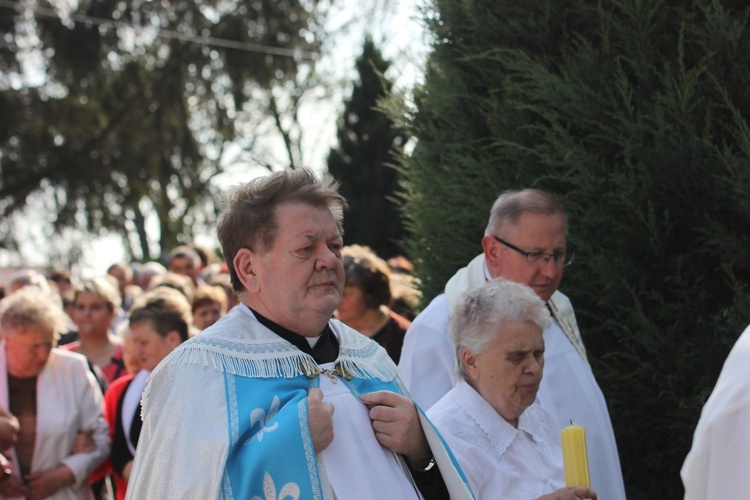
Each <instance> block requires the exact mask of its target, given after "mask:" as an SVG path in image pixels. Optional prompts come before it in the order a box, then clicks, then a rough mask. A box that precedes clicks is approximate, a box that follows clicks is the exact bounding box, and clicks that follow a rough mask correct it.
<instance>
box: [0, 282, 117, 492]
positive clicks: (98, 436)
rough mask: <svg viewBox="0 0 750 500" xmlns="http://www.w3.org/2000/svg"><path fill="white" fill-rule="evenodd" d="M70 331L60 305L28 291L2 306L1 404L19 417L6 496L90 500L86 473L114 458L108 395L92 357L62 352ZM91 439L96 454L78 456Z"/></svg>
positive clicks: (1, 487) (3, 485)
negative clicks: (80, 443) (62, 337)
mask: <svg viewBox="0 0 750 500" xmlns="http://www.w3.org/2000/svg"><path fill="white" fill-rule="evenodd" d="M64 326H65V316H64V314H63V312H62V309H61V307H60V305H59V299H58V298H57V297H55V296H53V295H51V294H49V293H44V292H40V291H39V290H38V289H35V288H29V289H23V290H19V291H18V292H16V293H14V294H12V295H11V296H9V297H7V298H5V299H4V300H3V301H2V302H0V337H1V338H2V341H0V373H3V376H0V405H1V406H2V407H3V408H7V409H8V410H9V411H10V413H11V414H12V415H14V416H15V417H17V419H18V422H19V429H18V432H17V435H16V442H15V444H14V445H13V447H12V448H10V450H9V451H8V458H9V459H10V461H11V462H12V464H13V465H12V469H13V475H12V476H11V477H8V478H6V479H5V480H3V481H2V483H0V497H3V498H7V497H27V498H54V499H79V498H80V499H82V498H89V496H90V495H91V490H90V489H89V486H88V481H87V479H88V475H89V474H90V473H91V472H92V470H93V469H94V468H95V467H96V466H97V465H99V463H101V462H102V461H103V460H104V459H105V457H106V456H107V454H108V453H109V439H108V436H107V432H108V429H107V423H106V422H105V421H104V419H103V418H102V395H101V392H100V390H99V387H98V385H97V383H96V380H95V379H94V376H93V375H92V374H91V372H90V370H89V368H88V365H87V363H86V359H85V358H84V357H83V356H81V355H79V354H75V353H71V352H67V351H63V350H58V349H55V348H53V347H52V346H53V345H54V344H55V340H56V339H55V336H56V335H57V333H58V332H59V329H60V328H61V327H64ZM81 433H85V434H90V436H91V440H92V441H93V444H94V446H93V449H90V450H88V451H85V452H74V451H73V450H74V443H75V440H76V437H77V436H78V435H79V434H81Z"/></svg>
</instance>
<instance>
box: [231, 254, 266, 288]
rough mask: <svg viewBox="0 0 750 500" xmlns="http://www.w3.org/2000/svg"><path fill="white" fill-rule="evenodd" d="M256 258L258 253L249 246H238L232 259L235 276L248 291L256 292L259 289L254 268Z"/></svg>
mask: <svg viewBox="0 0 750 500" xmlns="http://www.w3.org/2000/svg"><path fill="white" fill-rule="evenodd" d="M257 259H258V254H256V253H255V252H253V251H252V250H250V249H249V248H240V249H239V250H238V251H237V254H236V255H235V256H234V260H232V264H233V265H234V271H235V272H236V273H237V277H238V278H239V279H240V282H241V283H242V285H243V286H244V287H245V289H246V290H247V291H248V292H250V293H258V292H259V291H260V282H259V281H258V276H257V274H256V268H255V264H256V263H257Z"/></svg>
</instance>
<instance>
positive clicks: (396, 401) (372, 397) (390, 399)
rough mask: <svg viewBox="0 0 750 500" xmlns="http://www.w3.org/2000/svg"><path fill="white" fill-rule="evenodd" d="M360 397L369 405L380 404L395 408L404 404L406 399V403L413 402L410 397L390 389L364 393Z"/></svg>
mask: <svg viewBox="0 0 750 500" xmlns="http://www.w3.org/2000/svg"><path fill="white" fill-rule="evenodd" d="M359 399H360V400H361V401H362V402H363V403H365V404H367V405H368V406H378V405H379V406H388V407H391V408H395V407H397V406H400V405H403V404H404V403H405V402H404V400H406V403H408V404H411V401H410V400H409V399H408V398H406V397H404V396H402V395H400V394H396V393H395V392H390V391H377V392H370V393H367V394H362V395H361V396H360V397H359Z"/></svg>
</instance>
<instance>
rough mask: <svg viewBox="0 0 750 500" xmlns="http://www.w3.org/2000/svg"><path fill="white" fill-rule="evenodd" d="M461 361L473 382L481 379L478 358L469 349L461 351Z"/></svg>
mask: <svg viewBox="0 0 750 500" xmlns="http://www.w3.org/2000/svg"><path fill="white" fill-rule="evenodd" d="M461 361H462V362H463V365H464V368H466V372H467V373H468V374H469V377H470V378H471V380H472V381H476V380H477V379H478V378H479V367H478V366H477V356H476V354H474V353H472V352H471V351H469V350H468V349H464V350H463V351H461Z"/></svg>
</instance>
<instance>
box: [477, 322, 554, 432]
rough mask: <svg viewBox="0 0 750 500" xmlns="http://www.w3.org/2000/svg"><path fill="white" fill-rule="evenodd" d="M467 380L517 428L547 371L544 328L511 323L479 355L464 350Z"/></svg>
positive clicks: (527, 323) (532, 324)
mask: <svg viewBox="0 0 750 500" xmlns="http://www.w3.org/2000/svg"><path fill="white" fill-rule="evenodd" d="M462 358H463V362H464V366H465V367H466V370H467V372H468V373H469V376H470V380H467V381H468V382H469V384H471V386H472V387H474V389H476V391H477V392H478V393H479V394H480V395H481V396H482V397H483V398H484V399H485V400H486V401H487V402H488V403H489V404H490V405H491V406H492V407H493V408H494V409H495V411H497V412H498V413H499V414H500V416H502V417H503V418H504V419H505V420H507V421H508V422H510V423H511V424H512V425H514V426H516V425H517V424H518V417H519V416H520V415H521V414H522V413H523V412H524V410H526V408H528V407H529V406H530V405H531V404H532V403H533V402H534V400H535V399H536V393H537V391H538V390H539V383H540V382H541V381H542V371H543V368H544V338H543V337H542V329H541V327H540V326H539V325H537V324H536V323H533V322H531V321H524V322H520V321H517V322H511V323H507V324H506V325H505V326H504V327H502V328H501V329H500V331H498V332H497V335H496V337H495V338H494V339H493V340H492V341H491V342H490V343H489V344H487V346H486V347H485V349H484V351H483V352H481V353H479V354H471V353H469V351H468V350H464V352H463V354H462Z"/></svg>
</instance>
